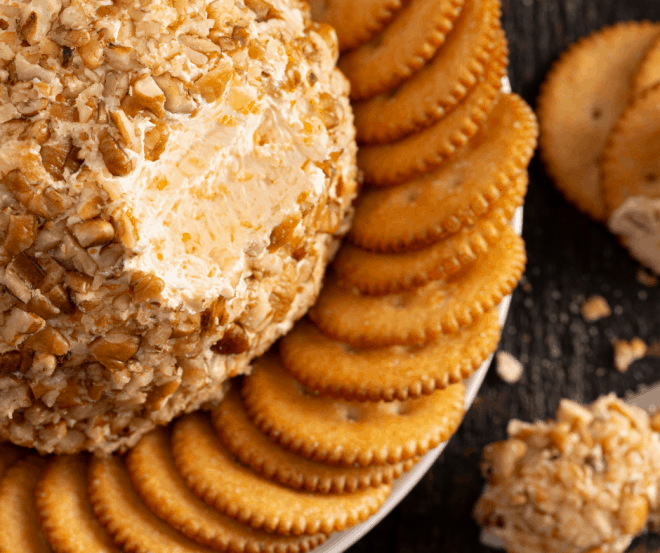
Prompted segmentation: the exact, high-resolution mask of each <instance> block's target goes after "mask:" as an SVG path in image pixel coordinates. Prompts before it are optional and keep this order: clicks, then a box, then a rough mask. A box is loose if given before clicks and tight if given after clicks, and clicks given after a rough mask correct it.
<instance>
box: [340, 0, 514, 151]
mask: <svg viewBox="0 0 660 553" xmlns="http://www.w3.org/2000/svg"><path fill="white" fill-rule="evenodd" d="M507 64H508V49H507V43H506V37H505V35H504V32H503V31H502V29H501V27H500V1H499V0H473V1H470V2H468V3H467V4H466V5H465V8H464V9H463V13H462V14H461V16H460V17H459V18H458V20H457V21H456V25H455V28H454V30H453V31H452V32H451V33H450V35H449V37H448V38H447V42H446V43H445V44H444V45H443V46H442V48H441V49H440V50H439V51H438V53H437V54H436V56H435V57H434V58H433V59H432V60H431V61H430V62H429V63H428V64H427V65H426V66H424V67H423V68H422V69H420V70H419V71H418V72H417V73H416V74H415V75H414V76H413V77H411V78H410V79H409V80H407V81H404V82H403V83H402V84H401V86H400V87H399V88H397V89H396V90H393V91H390V92H388V93H386V94H381V95H378V96H375V97H373V98H370V99H369V100H366V101H364V102H358V103H355V104H353V111H354V114H355V127H356V129H357V138H358V140H359V141H361V142H364V143H370V144H371V143H385V142H393V141H395V140H399V139H401V138H403V137H404V136H406V135H408V134H411V133H413V132H418V131H420V130H421V129H424V128H426V127H429V126H430V125H432V124H433V123H435V122H436V121H438V119H441V118H443V117H447V115H448V114H450V113H451V112H452V111H453V110H454V108H457V107H458V106H459V105H460V103H461V102H462V101H463V100H465V102H463V103H465V104H466V105H462V106H461V108H462V109H461V110H460V114H459V115H457V116H456V117H453V118H452V120H451V121H450V122H449V123H447V124H446V125H447V128H448V129H456V128H458V129H460V128H464V127H465V126H466V124H467V123H466V121H470V120H476V121H479V120H482V119H483V116H480V113H482V112H486V113H487V112H488V111H490V110H489V108H488V106H492V105H493V103H494V101H495V98H496V97H497V92H498V91H499V89H500V86H501V79H502V77H503V76H504V74H505V73H506V66H507ZM466 96H467V98H466ZM482 103H483V104H484V105H483V106H482V107H480V106H481V104H482ZM436 132H437V131H436ZM455 134H456V131H454V132H451V131H450V130H448V131H447V132H446V136H447V137H451V136H454V135H455Z"/></svg>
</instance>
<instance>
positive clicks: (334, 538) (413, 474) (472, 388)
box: [314, 77, 523, 553]
mask: <svg viewBox="0 0 660 553" xmlns="http://www.w3.org/2000/svg"><path fill="white" fill-rule="evenodd" d="M502 92H507V93H510V92H511V83H510V81H509V79H508V77H504V78H503V79H502ZM511 224H512V226H513V228H514V230H515V231H516V233H517V234H522V226H523V208H522V207H519V208H518V209H517V210H516V213H515V215H514V217H513V220H512V221H511ZM510 305H511V295H508V296H506V297H505V298H504V299H503V300H502V302H501V303H500V305H499V306H498V307H497V310H498V314H499V320H500V325H501V326H502V327H504V323H505V322H506V318H507V315H508V313H509V306H510ZM493 355H494V353H493V354H491V355H490V356H489V357H488V359H486V360H485V361H484V362H483V363H482V364H481V366H480V367H479V370H478V371H477V372H475V373H474V374H473V375H472V376H471V377H470V378H468V379H467V380H466V382H465V411H466V413H467V411H468V409H469V408H470V407H471V405H472V402H474V400H475V398H476V397H477V394H478V393H479V388H481V384H482V383H483V381H484V378H486V373H487V372H488V367H489V366H490V363H491V361H492V360H493ZM450 439H451V438H450ZM448 443H449V440H447V441H446V442H443V443H441V444H440V445H439V446H437V447H436V448H434V449H432V450H431V451H429V452H428V453H426V454H425V455H424V456H423V457H422V458H421V459H420V461H419V462H418V463H417V464H416V465H415V466H414V467H413V468H412V469H411V470H410V471H409V472H407V473H405V474H404V475H403V476H401V477H400V478H397V480H395V482H394V486H393V487H392V492H391V493H390V496H389V497H388V498H387V501H385V503H384V504H383V506H382V507H381V508H380V509H379V510H378V511H377V512H376V513H375V514H373V515H372V516H371V517H370V518H368V519H367V520H366V521H364V522H363V523H362V524H358V525H357V526H353V527H352V528H349V529H347V530H344V531H343V532H337V533H334V534H332V535H331V536H330V537H329V538H328V539H327V541H326V542H325V543H323V544H322V545H320V546H319V547H317V548H315V549H314V551H315V552H316V553H341V552H342V551H346V550H347V549H348V548H349V547H351V546H352V545H354V544H355V543H357V542H358V541H359V540H360V538H362V537H363V536H364V535H365V534H367V532H369V531H370V530H371V529H372V528H374V527H375V526H376V525H377V524H378V523H379V522H380V521H381V520H383V519H384V518H385V517H386V516H387V515H388V514H389V513H390V512H391V511H392V510H393V509H394V508H395V507H396V506H397V505H398V504H399V503H400V502H401V500H402V499H403V498H404V497H406V495H408V493H410V492H411V491H412V489H413V488H414V487H415V486H416V485H417V483H418V482H419V481H420V480H421V479H422V478H423V476H424V475H425V474H426V473H427V472H428V471H429V469H430V468H431V467H432V466H433V463H435V461H436V460H437V459H438V457H440V454H441V453H442V452H443V451H444V449H445V447H446V446H447V444H448Z"/></svg>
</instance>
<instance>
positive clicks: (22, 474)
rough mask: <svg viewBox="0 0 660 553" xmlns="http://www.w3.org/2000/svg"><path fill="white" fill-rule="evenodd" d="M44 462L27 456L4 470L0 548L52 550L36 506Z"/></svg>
mask: <svg viewBox="0 0 660 553" xmlns="http://www.w3.org/2000/svg"><path fill="white" fill-rule="evenodd" d="M45 463H46V462H45V461H44V460H43V459H42V458H41V457H37V456H36V455H28V456H27V457H24V458H22V459H19V460H18V461H16V462H15V463H14V464H13V465H11V466H10V467H9V468H8V469H7V470H6V471H5V475H4V477H3V478H2V481H0V551H3V552H6V553H18V552H20V553H51V548H50V547H49V546H48V542H47V541H46V538H45V536H44V534H43V531H42V530H41V525H40V524H39V517H38V516H37V509H36V508H35V505H34V491H35V488H36V487H37V482H38V481H39V475H40V474H41V471H42V470H43V468H44V465H45Z"/></svg>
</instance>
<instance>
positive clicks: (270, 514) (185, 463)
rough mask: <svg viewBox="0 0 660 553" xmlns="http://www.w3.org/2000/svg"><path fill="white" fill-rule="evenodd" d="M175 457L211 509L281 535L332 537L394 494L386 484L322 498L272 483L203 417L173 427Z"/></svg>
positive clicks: (188, 480)
mask: <svg viewBox="0 0 660 553" xmlns="http://www.w3.org/2000/svg"><path fill="white" fill-rule="evenodd" d="M172 453H173V455H174V462H175V464H176V466H177V469H178V470H179V472H180V473H181V474H182V475H183V477H184V479H185V480H186V484H187V485H188V486H189V487H190V488H192V489H193V491H194V492H195V493H196V494H197V495H198V496H199V497H201V498H202V499H204V501H206V502H207V503H208V504H209V505H212V506H213V507H215V508H216V509H218V510H219V511H222V512H223V513H225V514H227V515H228V516H230V517H232V518H236V519H238V520H239V521H241V522H243V523H245V524H249V525H250V526H253V527H254V528H263V529H265V530H267V531H268V532H274V533H277V534H282V535H294V536H298V535H301V534H309V535H313V534H317V533H319V532H323V533H330V532H333V531H339V530H343V529H344V528H348V527H350V526H353V525H355V524H358V523H359V522H362V521H363V520H366V519H367V518H368V517H369V516H371V515H372V514H373V513H375V512H376V511H377V510H378V509H379V508H380V506H381V505H382V504H383V503H384V502H385V499H386V498H387V496H388V495H389V493H390V490H391V485H389V484H382V485H380V486H378V487H376V488H372V487H369V488H365V489H364V490H360V491H356V492H354V493H350V494H321V493H309V492H306V491H301V490H294V489H291V488H287V487H285V486H282V485H281V484H278V483H275V482H272V481H270V480H268V479H267V478H265V477H263V476H261V475H259V474H257V473H256V472H254V471H253V470H251V469H249V468H247V467H245V466H243V465H242V464H241V463H240V462H239V461H238V460H237V459H236V458H235V457H234V456H233V455H232V454H231V452H230V451H229V449H227V447H226V446H225V445H224V444H223V442H222V441H221V440H220V439H219V438H218V436H217V435H216V433H215V432H214V430H213V427H212V426H211V423H210V421H209V420H208V417H205V416H204V415H202V414H193V415H186V416H185V417H183V418H181V419H179V420H178V421H177V422H176V423H175V424H174V429H173V432H172ZM248 491H249V493H247V492H248Z"/></svg>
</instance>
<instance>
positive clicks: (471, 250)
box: [332, 172, 529, 295]
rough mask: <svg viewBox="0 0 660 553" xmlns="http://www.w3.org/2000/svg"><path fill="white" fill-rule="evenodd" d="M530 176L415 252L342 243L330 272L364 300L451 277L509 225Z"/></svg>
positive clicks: (490, 244)
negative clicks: (468, 222) (479, 213)
mask: <svg viewBox="0 0 660 553" xmlns="http://www.w3.org/2000/svg"><path fill="white" fill-rule="evenodd" d="M528 180H529V177H528V175H527V172H524V173H522V174H521V175H520V177H518V180H517V182H516V185H515V186H514V187H512V188H511V190H508V191H507V193H506V194H505V196H504V197H502V198H501V199H500V200H499V201H498V202H496V204H495V206H494V207H493V209H491V210H490V211H489V212H488V213H486V214H484V215H483V216H481V217H479V218H477V219H476V221H475V222H474V224H473V225H470V226H466V227H463V228H462V229H461V230H459V231H458V232H456V233H454V234H450V235H449V236H446V237H445V238H443V239H441V240H440V241H438V242H435V243H433V244H431V245H430V246H427V247H424V248H422V249H419V250H411V251H403V252H398V253H381V252H373V251H369V250H365V249H363V248H360V247H358V246H354V245H352V244H350V243H345V244H344V245H343V246H342V248H341V249H340V250H339V252H338V254H337V256H336V257H335V259H334V262H333V265H332V268H333V270H334V272H335V274H336V275H337V278H338V280H340V281H341V282H342V286H343V287H344V288H348V287H352V286H354V287H357V289H358V290H360V292H361V293H363V294H367V295H382V294H393V293H397V292H402V291H405V290H410V289H412V288H414V287H416V286H423V285H425V284H426V283H427V282H429V281H431V280H438V279H441V278H447V277H450V276H451V275H453V274H456V273H457V272H458V271H460V270H461V269H463V268H464V267H466V266H467V265H469V264H471V263H474V262H475V261H476V259H477V257H478V256H479V255H481V254H483V253H485V252H487V251H488V250H489V249H490V248H491V247H492V246H493V244H495V243H496V242H497V240H498V239H499V237H500V236H501V235H502V233H503V232H504V230H505V229H506V228H508V226H509V225H510V220H511V218H512V217H513V214H514V212H515V210H516V209H517V208H518V207H519V206H521V205H522V203H523V201H524V198H525V193H526V191H527V183H528Z"/></svg>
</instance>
